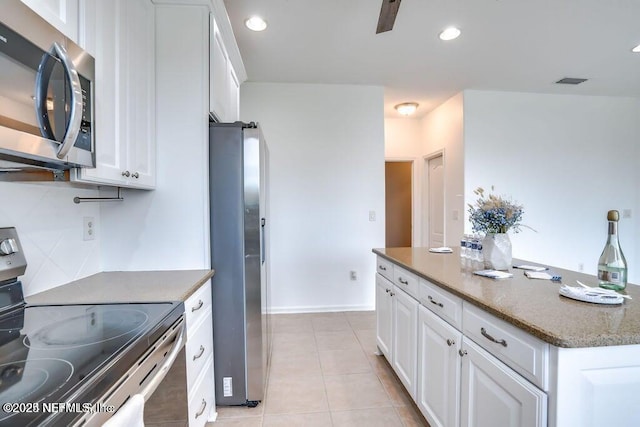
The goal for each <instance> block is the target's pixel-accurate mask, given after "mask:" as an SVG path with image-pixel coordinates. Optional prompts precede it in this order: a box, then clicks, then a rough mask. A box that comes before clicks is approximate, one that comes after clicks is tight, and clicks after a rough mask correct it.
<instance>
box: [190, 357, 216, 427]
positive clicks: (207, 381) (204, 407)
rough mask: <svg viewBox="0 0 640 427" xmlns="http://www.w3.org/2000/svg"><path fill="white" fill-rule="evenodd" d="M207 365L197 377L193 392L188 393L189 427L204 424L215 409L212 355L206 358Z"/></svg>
mask: <svg viewBox="0 0 640 427" xmlns="http://www.w3.org/2000/svg"><path fill="white" fill-rule="evenodd" d="M207 365H208V368H207V369H206V370H205V371H204V372H203V373H202V374H203V375H201V376H200V378H198V381H197V384H196V390H195V392H193V393H189V427H202V426H204V425H205V424H206V423H207V420H208V419H209V414H210V413H211V411H213V410H215V409H214V405H215V392H214V387H213V358H212V357H210V358H209V359H208V360H207Z"/></svg>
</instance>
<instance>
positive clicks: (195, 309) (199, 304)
mask: <svg viewBox="0 0 640 427" xmlns="http://www.w3.org/2000/svg"><path fill="white" fill-rule="evenodd" d="M202 304H204V303H203V302H202V300H198V305H197V306H196V307H191V312H192V313H193V312H194V311H198V310H200V309H201V308H202Z"/></svg>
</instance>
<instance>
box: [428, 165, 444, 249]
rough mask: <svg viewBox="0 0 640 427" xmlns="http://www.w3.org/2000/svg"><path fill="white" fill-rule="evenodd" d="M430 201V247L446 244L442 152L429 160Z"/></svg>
mask: <svg viewBox="0 0 640 427" xmlns="http://www.w3.org/2000/svg"><path fill="white" fill-rule="evenodd" d="M427 174H428V175H427V189H428V190H427V191H428V194H427V197H428V199H427V200H428V201H429V227H428V229H429V247H431V248H434V247H439V246H444V159H443V156H442V154H440V155H439V156H436V157H432V158H430V159H428V160H427Z"/></svg>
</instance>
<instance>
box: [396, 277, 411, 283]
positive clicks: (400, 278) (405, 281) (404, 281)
mask: <svg viewBox="0 0 640 427" xmlns="http://www.w3.org/2000/svg"><path fill="white" fill-rule="evenodd" d="M398 282H400V283H402V284H403V285H408V284H409V281H408V280H403V279H402V277H398Z"/></svg>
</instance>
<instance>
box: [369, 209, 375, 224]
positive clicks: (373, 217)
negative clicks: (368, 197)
mask: <svg viewBox="0 0 640 427" xmlns="http://www.w3.org/2000/svg"><path fill="white" fill-rule="evenodd" d="M375 220H376V211H369V221H371V222H373V221H375Z"/></svg>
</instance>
